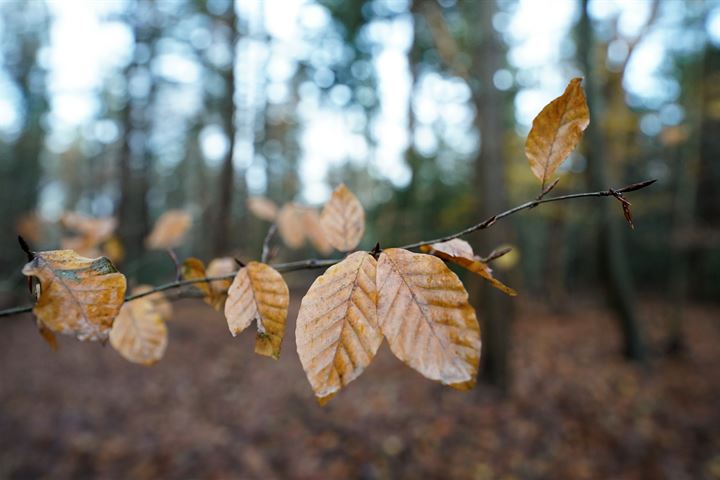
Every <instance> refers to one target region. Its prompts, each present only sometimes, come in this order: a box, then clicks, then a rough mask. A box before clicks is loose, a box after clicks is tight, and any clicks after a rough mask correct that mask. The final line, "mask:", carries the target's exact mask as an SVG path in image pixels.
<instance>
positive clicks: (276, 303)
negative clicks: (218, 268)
mask: <svg viewBox="0 0 720 480" xmlns="http://www.w3.org/2000/svg"><path fill="white" fill-rule="evenodd" d="M289 303H290V294H289V291H288V287H287V284H286V283H285V280H283V278H282V275H280V273H279V272H278V271H277V270H275V269H274V268H272V267H271V266H269V265H265V264H264V263H259V262H250V263H248V264H247V265H246V266H245V267H243V268H241V269H240V271H238V273H237V275H235V279H234V280H233V282H232V284H231V285H230V290H228V298H227V302H225V318H226V319H227V322H228V327H229V328H230V333H232V335H233V337H234V336H236V335H237V334H238V333H241V332H242V331H243V330H245V329H246V328H247V327H248V326H250V324H251V323H252V322H253V320H255V321H256V326H257V330H258V332H257V337H256V340H255V353H259V354H260V355H266V356H268V357H273V358H275V359H277V358H278V357H279V356H280V345H281V343H282V339H283V336H284V335H285V322H286V320H287V311H288V304H289Z"/></svg>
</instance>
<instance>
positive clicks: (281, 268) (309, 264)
mask: <svg viewBox="0 0 720 480" xmlns="http://www.w3.org/2000/svg"><path fill="white" fill-rule="evenodd" d="M655 182H656V180H646V181H644V182H639V183H633V184H631V185H627V186H625V187H622V188H618V189H612V188H609V189H607V190H600V191H598V192H585V193H572V194H569V195H560V196H557V197H549V198H538V199H535V200H531V201H529V202H526V203H523V204H522V205H518V206H517V207H513V208H511V209H509V210H505V211H504V212H502V213H498V214H496V215H493V216H492V217H490V218H488V219H486V220H484V221H482V222H480V223H477V224H475V225H472V226H470V227H468V228H466V229H465V230H461V231H459V232H457V233H453V234H452V235H447V236H445V237H440V238H435V239H433V240H424V241H422V242H417V243H411V244H408V245H403V246H401V247H398V248H404V249H406V250H409V249H413V248H419V247H422V246H424V245H431V244H433V243H439V242H447V241H448V240H452V239H454V238H459V237H463V236H465V235H468V234H470V233H472V232H475V231H477V230H484V229H486V228H490V227H492V226H493V225H494V224H495V222H497V221H498V220H500V219H501V218H505V217H509V216H510V215H512V214H515V213H518V212H520V211H522V210H528V209H530V208H534V207H537V206H538V205H541V204H543V203H550V202H560V201H565V200H572V199H575V198H586V197H617V195H618V194H623V193H628V192H634V191H636V190H641V189H643V188H646V187H649V186H650V185H652V184H653V183H655ZM340 260H341V259H327V260H318V259H309V260H299V261H296V262H287V263H275V264H271V266H272V267H273V268H274V269H275V270H277V271H278V272H281V273H287V272H294V271H297V270H309V269H314V268H326V267H330V266H332V265H335V264H336V263H338V262H339V261H340ZM236 274H237V272H233V273H230V274H227V275H222V276H218V277H205V278H193V279H190V280H176V281H174V282H170V283H166V284H163V285H158V286H157V287H155V288H153V289H152V290H148V291H146V292H143V293H138V294H135V295H129V296H127V297H125V301H126V302H130V301H132V300H137V299H138V298H142V297H145V296H147V295H151V294H153V293H156V292H164V291H166V290H173V289H176V288H181V287H184V286H186V285H192V284H195V283H203V282H212V281H213V280H230V279H232V278H234V277H235V275H236ZM32 309H33V305H24V306H20V307H14V308H9V309H7V310H0V317H8V316H11V315H17V314H20V313H27V312H31V311H32Z"/></svg>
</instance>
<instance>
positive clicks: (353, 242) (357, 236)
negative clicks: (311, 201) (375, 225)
mask: <svg viewBox="0 0 720 480" xmlns="http://www.w3.org/2000/svg"><path fill="white" fill-rule="evenodd" d="M320 224H321V225H322V228H323V231H324V232H325V236H326V238H327V240H328V242H329V243H330V245H332V246H333V247H334V248H336V249H337V250H339V251H341V252H348V251H350V250H352V249H353V248H355V247H357V246H358V244H359V243H360V240H361V239H362V236H363V233H365V210H364V209H363V206H362V205H361V204H360V201H359V200H358V199H357V197H356V196H355V195H354V194H353V193H352V192H351V191H350V189H348V188H347V187H346V186H345V185H344V184H340V185H339V186H338V187H337V188H336V189H335V191H334V192H333V194H332V197H330V200H328V202H327V203H326V204H325V207H324V208H323V211H322V214H321V215H320Z"/></svg>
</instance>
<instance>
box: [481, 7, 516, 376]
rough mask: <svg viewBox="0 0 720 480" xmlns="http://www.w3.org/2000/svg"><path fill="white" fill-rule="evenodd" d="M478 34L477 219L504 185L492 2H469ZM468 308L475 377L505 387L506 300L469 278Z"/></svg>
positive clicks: (497, 201) (496, 202)
mask: <svg viewBox="0 0 720 480" xmlns="http://www.w3.org/2000/svg"><path fill="white" fill-rule="evenodd" d="M475 8H477V12H476V15H474V16H476V18H478V21H479V28H480V35H481V37H480V38H479V42H478V43H477V44H476V45H477V46H476V50H475V54H474V70H475V75H476V76H477V79H478V81H479V86H477V85H476V86H475V87H474V92H473V99H474V103H475V108H476V110H477V113H476V117H475V118H476V126H477V128H478V130H479V131H480V138H481V142H480V152H479V155H478V157H477V160H476V162H475V185H476V188H477V195H476V196H475V199H476V201H477V202H478V203H477V206H476V211H477V212H478V213H479V217H478V218H487V217H489V216H491V215H493V214H495V213H497V212H500V211H502V210H504V209H506V208H507V204H508V201H507V191H506V187H505V185H506V184H505V155H504V148H503V139H504V137H505V117H506V115H505V107H506V104H505V99H504V98H503V95H502V93H501V92H500V91H499V90H497V89H496V88H495V87H494V85H493V76H494V74H495V72H496V71H497V70H498V69H500V68H502V65H503V58H504V55H505V52H504V50H503V47H502V44H501V43H500V41H499V39H498V38H497V35H496V33H495V31H494V29H493V26H492V18H493V15H494V14H495V12H496V10H497V6H496V3H495V1H494V0H492V1H483V2H478V3H477V4H475ZM509 235H510V229H509V226H508V224H507V223H503V222H499V223H498V224H496V225H494V226H493V227H492V228H490V229H488V230H484V231H482V232H480V233H479V235H478V236H477V238H478V242H477V245H478V247H479V251H480V252H485V253H487V252H490V251H491V250H492V249H493V248H495V247H497V246H498V245H500V244H501V243H503V242H507V241H508V239H509ZM471 282H472V284H474V285H472V286H473V287H474V288H471V290H472V291H473V292H474V295H473V297H475V298H474V299H473V300H474V304H475V305H477V306H479V307H480V310H479V312H480V315H479V317H480V318H479V320H480V322H481V327H482V342H483V346H482V348H483V354H482V356H481V359H482V365H481V376H482V377H484V379H485V380H487V381H489V382H490V383H492V384H494V385H497V386H499V387H501V388H502V389H506V388H508V386H509V385H510V362H509V349H510V332H511V325H512V317H513V307H512V304H511V302H512V300H511V299H510V298H509V297H508V296H506V295H505V294H503V293H501V292H499V291H498V290H496V289H494V288H492V287H490V285H489V284H488V283H487V282H483V281H481V280H479V277H477V276H473V278H472V280H471Z"/></svg>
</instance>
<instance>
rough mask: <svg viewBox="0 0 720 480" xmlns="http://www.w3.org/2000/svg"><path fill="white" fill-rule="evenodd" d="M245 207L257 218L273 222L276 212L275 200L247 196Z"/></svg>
mask: <svg viewBox="0 0 720 480" xmlns="http://www.w3.org/2000/svg"><path fill="white" fill-rule="evenodd" d="M247 207H248V209H249V210H250V212H252V214H253V215H255V216H256V217H257V218H259V219H260V220H267V221H268V222H274V221H275V218H276V217H277V214H278V207H277V205H275V202H273V201H272V200H270V199H267V198H265V197H250V198H248V199H247Z"/></svg>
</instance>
